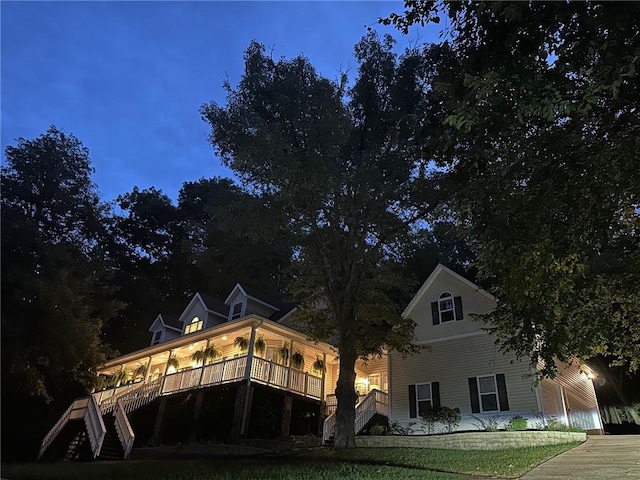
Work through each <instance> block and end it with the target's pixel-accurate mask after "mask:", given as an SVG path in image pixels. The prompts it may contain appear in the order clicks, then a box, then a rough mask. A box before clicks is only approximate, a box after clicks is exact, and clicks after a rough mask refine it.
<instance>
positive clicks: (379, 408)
mask: <svg viewBox="0 0 640 480" xmlns="http://www.w3.org/2000/svg"><path fill="white" fill-rule="evenodd" d="M360 398H361V400H360V401H359V402H358V403H357V404H356V419H355V424H354V427H355V431H356V435H357V434H358V433H360V431H361V430H362V429H363V428H364V427H365V425H366V424H367V422H368V421H369V420H371V419H372V418H373V416H374V415H375V414H376V413H379V414H381V415H386V416H389V395H388V394H386V393H385V392H381V391H379V390H371V391H370V392H369V393H368V394H367V395H365V396H364V398H362V397H360ZM335 430H336V414H335V411H334V412H333V413H331V415H329V416H328V417H327V418H326V419H325V420H324V425H323V427H322V441H323V442H328V441H329V440H330V439H331V437H333V436H334V435H335Z"/></svg>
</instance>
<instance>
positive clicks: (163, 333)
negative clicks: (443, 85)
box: [149, 313, 182, 345]
mask: <svg viewBox="0 0 640 480" xmlns="http://www.w3.org/2000/svg"><path fill="white" fill-rule="evenodd" d="M149 331H150V332H151V333H152V335H151V344H150V345H157V344H158V343H162V342H167V341H169V340H172V339H174V338H177V337H179V336H180V334H181V333H182V330H181V329H180V328H179V327H178V324H177V319H175V318H174V317H171V316H169V315H165V314H162V313H161V314H159V315H158V316H157V317H156V319H155V320H154V321H153V323H152V324H151V326H150V327H149Z"/></svg>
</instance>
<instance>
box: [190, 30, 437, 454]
mask: <svg viewBox="0 0 640 480" xmlns="http://www.w3.org/2000/svg"><path fill="white" fill-rule="evenodd" d="M392 46H393V40H392V39H391V38H390V37H385V38H384V39H383V40H381V39H379V38H378V37H377V35H376V34H374V33H370V34H369V35H367V36H366V37H365V38H363V39H362V40H361V41H360V43H358V44H357V45H356V47H355V56H356V59H357V62H358V71H357V76H356V78H355V80H354V82H353V83H352V85H351V86H349V85H348V79H347V77H346V75H343V76H341V77H340V78H339V79H338V80H336V81H331V80H329V79H327V78H324V77H322V76H321V75H320V74H318V72H317V71H316V70H315V68H314V67H313V66H312V65H311V63H310V62H309V60H307V59H306V58H304V57H297V58H294V59H291V60H286V59H279V60H274V59H273V58H272V57H271V56H270V55H267V54H265V48H264V47H263V46H262V45H260V44H258V43H256V42H253V43H251V45H250V46H249V47H248V49H247V50H246V52H245V71H244V74H243V76H242V79H241V80H240V82H239V84H238V85H237V86H236V87H235V88H233V87H231V86H230V85H229V84H226V85H225V86H226V90H227V104H226V105H225V106H219V105H217V104H215V103H211V104H209V105H205V106H203V107H202V115H203V117H204V119H205V120H206V121H208V122H209V123H210V124H211V127H212V133H211V143H212V145H213V146H214V147H215V151H216V153H217V154H218V155H219V156H220V158H221V159H222V161H223V163H225V164H226V165H227V166H229V167H230V168H232V169H233V170H234V171H235V172H236V173H237V175H238V176H239V177H240V178H241V179H242V180H243V182H244V186H245V187H246V190H247V191H248V192H251V193H252V194H254V195H256V196H258V197H259V198H260V200H261V202H262V203H263V204H264V205H265V206H267V207H268V212H270V213H269V214H264V215H263V216H262V217H261V218H260V219H259V220H260V222H261V223H262V228H261V229H260V230H257V233H264V232H269V231H272V230H273V229H274V228H276V229H285V230H288V231H289V232H291V233H292V234H293V235H294V238H295V245H296V250H295V253H294V266H293V269H292V272H293V275H292V280H291V281H292V288H291V291H292V292H293V293H294V296H295V299H296V300H297V304H298V305H300V307H299V310H298V312H299V318H301V319H302V321H305V322H306V324H307V326H308V327H309V328H310V329H311V331H312V332H313V333H314V334H315V335H316V336H317V337H319V338H324V339H327V338H330V339H332V340H335V341H336V342H337V345H338V350H339V355H340V369H339V377H338V381H337V386H336V390H335V393H336V396H337V400H338V407H337V411H336V434H335V443H334V445H335V446H336V447H338V448H340V447H352V446H355V432H354V414H355V410H354V405H355V402H356V398H357V397H356V392H355V389H354V384H355V370H354V366H355V362H356V360H357V359H358V358H359V357H367V356H369V355H372V354H377V353H380V352H381V350H382V348H383V347H384V346H386V347H388V348H395V349H398V350H399V351H401V352H403V353H407V352H411V351H414V346H413V344H412V342H411V340H412V337H413V325H414V324H413V322H412V321H411V320H404V319H402V318H401V317H400V308H399V306H398V305H397V304H396V303H395V302H394V301H393V299H394V298H395V296H396V295H395V293H396V292H395V289H396V288H397V286H398V284H399V282H398V278H397V276H396V275H395V274H394V266H395V262H396V261H397V256H398V254H399V252H400V251H402V248H401V247H402V245H403V244H404V243H405V242H406V241H407V239H408V238H409V233H410V231H411V228H412V227H413V226H414V225H415V222H416V221H417V220H418V219H420V218H423V217H424V215H425V214H426V212H428V211H429V209H430V207H431V205H432V204H435V201H434V200H433V199H432V198H431V197H430V194H432V193H433V191H434V190H433V189H432V188H430V186H431V183H430V180H428V179H427V178H426V175H425V173H424V170H420V169H418V168H417V166H418V165H419V163H420V160H421V159H420V158H419V156H418V155H417V153H416V150H415V149H414V148H413V135H414V131H415V128H416V125H417V124H419V123H420V122H421V118H420V116H418V115H416V114H417V112H420V111H421V109H420V103H421V101H422V99H423V94H424V90H425V89H426V88H427V85H428V84H429V80H430V78H429V76H430V74H431V69H430V57H429V55H427V56H422V55H421V54H420V52H418V51H415V50H414V51H407V52H405V54H404V55H403V56H401V57H398V56H397V55H395V54H394V53H393V51H392ZM238 220H239V221H240V219H238ZM400 284H401V283H400Z"/></svg>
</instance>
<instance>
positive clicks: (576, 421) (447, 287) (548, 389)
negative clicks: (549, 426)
mask: <svg viewBox="0 0 640 480" xmlns="http://www.w3.org/2000/svg"><path fill="white" fill-rule="evenodd" d="M495 305H496V301H495V298H494V297H493V296H492V295H490V294H489V293H487V292H486V291H484V290H482V289H481V288H479V287H478V286H477V285H475V284H474V283H472V282H470V281H469V280H467V279H465V278H464V277H462V276H460V275H458V274H457V273H455V272H453V271H452V270H450V269H449V268H447V267H445V266H443V265H438V266H437V267H436V268H435V270H434V271H433V272H432V273H431V275H430V276H429V278H427V280H426V281H425V282H424V284H423V285H422V287H421V288H420V289H419V291H418V292H417V293H416V295H415V296H414V297H413V299H412V300H411V302H410V303H409V305H408V306H407V307H406V309H405V310H404V312H403V316H404V317H408V318H412V319H413V320H414V321H415V322H416V323H417V326H416V330H415V338H416V341H417V343H418V344H422V345H428V346H429V347H430V349H429V350H424V351H422V352H421V353H420V354H418V355H415V356H411V357H408V358H404V359H403V358H402V357H401V356H400V355H398V354H397V353H394V352H390V353H389V355H388V363H389V366H388V369H389V389H388V390H389V406H390V408H389V420H390V421H391V422H397V424H398V425H401V426H404V427H405V428H409V429H410V430H411V429H413V431H414V433H424V430H423V429H421V427H423V426H424V423H423V422H422V418H421V417H420V414H421V413H423V412H425V411H426V410H428V409H430V408H433V407H437V406H447V407H450V408H459V409H460V412H461V422H460V425H459V426H458V430H477V429H478V428H479V427H483V426H494V427H496V426H497V427H503V426H504V425H505V424H506V423H508V422H509V421H510V420H511V419H512V418H513V417H516V416H521V417H524V418H527V419H528V421H529V425H531V426H533V425H535V424H539V423H544V422H545V421H547V420H548V419H550V418H554V419H556V420H557V421H559V422H562V423H564V424H567V425H571V426H575V427H579V428H581V429H583V430H586V431H588V432H591V433H601V432H602V423H601V420H600V415H599V409H598V403H597V399H596V395H595V390H594V386H593V383H592V381H591V379H590V378H589V377H591V376H592V374H593V372H592V371H591V370H590V369H589V368H588V367H587V366H586V365H580V364H579V363H578V362H577V361H576V362H574V363H572V364H561V365H560V368H559V374H558V376H557V377H556V378H555V379H552V380H551V379H545V380H543V381H541V382H539V383H536V382H535V381H534V380H535V373H536V372H535V369H532V368H531V366H530V362H529V361H527V360H526V359H525V360H523V361H519V360H518V359H517V358H516V356H515V355H514V354H513V353H507V354H503V353H502V352H500V351H499V350H500V347H499V345H498V344H496V341H495V338H494V337H493V336H492V335H490V334H489V333H487V332H486V331H485V330H484V329H483V327H485V325H483V323H482V322H481V321H479V320H475V319H474V314H484V313H488V312H490V311H491V310H492V309H494V308H495Z"/></svg>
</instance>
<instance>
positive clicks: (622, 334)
mask: <svg viewBox="0 0 640 480" xmlns="http://www.w3.org/2000/svg"><path fill="white" fill-rule="evenodd" d="M405 6H406V11H405V12H404V13H403V14H394V15H391V16H390V18H388V19H385V20H382V21H383V22H384V23H387V24H389V23H393V24H395V25H396V26H398V27H399V28H401V29H403V30H405V31H406V29H407V28H408V27H409V26H411V25H413V24H416V23H424V22H429V21H435V22H438V21H439V20H440V18H441V17H448V20H449V21H448V24H449V25H450V26H449V27H448V29H447V30H446V32H445V36H447V37H448V38H449V39H450V42H451V45H452V48H453V50H454V52H455V55H456V58H457V62H458V67H457V68H454V69H448V70H443V71H442V72H440V73H439V75H438V78H437V80H436V82H435V85H436V93H437V94H438V95H439V96H440V99H441V101H442V104H443V105H444V106H445V108H446V109H447V115H446V117H445V119H444V122H443V124H442V126H441V128H440V129H439V130H437V134H434V131H431V132H429V133H428V135H427V134H425V135H423V136H422V137H421V138H422V141H423V144H424V145H425V147H426V148H427V149H428V151H429V152H430V154H431V155H432V158H433V159H435V160H436V161H437V162H438V163H439V164H440V165H441V166H443V167H447V169H448V172H449V175H448V181H449V182H450V183H449V184H450V185H451V186H454V187H455V195H454V201H453V203H452V204H453V205H454V206H455V209H456V211H457V215H458V218H459V219H460V220H461V221H464V222H466V223H467V224H470V225H472V226H473V229H474V231H475V232H476V234H477V236H478V246H479V256H478V260H477V262H476V265H477V266H478V268H479V270H480V273H481V275H482V276H483V277H485V278H492V279H493V281H494V282H495V288H494V292H493V293H495V295H496V296H497V298H498V299H499V300H498V307H497V309H496V310H495V312H493V313H492V314H490V315H488V316H487V320H489V321H490V322H491V324H492V326H493V331H494V332H495V333H496V334H498V336H499V338H500V340H501V341H502V342H503V345H504V347H505V348H507V349H512V350H515V351H516V352H518V353H519V354H521V355H522V356H525V357H529V358H531V359H532V363H534V364H538V362H539V361H542V362H543V365H544V369H543V373H544V374H550V375H552V374H553V373H554V370H555V361H556V360H566V359H569V358H571V357H572V356H574V355H575V356H578V357H581V358H586V357H590V356H593V355H595V354H602V355H604V356H607V357H608V358H609V360H610V361H612V362H614V363H618V364H622V365H625V366H626V368H627V369H628V370H630V371H634V370H638V369H639V368H640V349H639V348H638V345H639V344H640V287H639V285H640V153H639V152H640V115H639V110H638V109H639V108H640V81H639V80H640V79H639V72H640V33H639V32H640V4H638V3H633V2H631V3H609V2H604V3H595V2H492V3H483V2H431V1H407V2H405ZM425 133H426V132H425Z"/></svg>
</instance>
